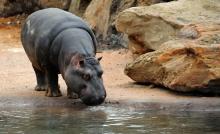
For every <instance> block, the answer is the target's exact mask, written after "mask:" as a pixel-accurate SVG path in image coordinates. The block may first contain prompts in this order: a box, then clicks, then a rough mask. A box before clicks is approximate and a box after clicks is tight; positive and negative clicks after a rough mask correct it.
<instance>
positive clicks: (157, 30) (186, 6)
mask: <svg viewBox="0 0 220 134" xmlns="http://www.w3.org/2000/svg"><path fill="white" fill-rule="evenodd" d="M219 9H220V1H219V0H212V1H210V0H179V1H173V2H168V3H159V4H155V5H151V6H145V7H133V8H130V9H127V10H125V11H123V12H121V13H120V14H119V15H118V17H117V20H116V29H117V30H118V31H120V32H122V33H125V34H127V35H128V38H129V49H130V50H131V51H132V52H133V53H134V54H138V55H141V54H144V53H146V52H149V51H154V50H158V49H159V48H160V46H161V45H162V44H164V43H165V42H167V41H170V40H176V39H188V40H194V41H199V42H200V43H198V44H201V43H205V44H209V43H207V42H212V40H216V42H219V39H216V38H218V37H219V27H220V10H219ZM212 34H214V35H212ZM207 36H208V37H207ZM210 36H211V37H210ZM214 38H215V39H214ZM210 40H211V41H210Z"/></svg>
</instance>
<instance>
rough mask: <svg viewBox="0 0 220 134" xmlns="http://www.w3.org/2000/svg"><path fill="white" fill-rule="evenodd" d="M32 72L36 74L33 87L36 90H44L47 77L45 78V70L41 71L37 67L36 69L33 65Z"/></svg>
mask: <svg viewBox="0 0 220 134" xmlns="http://www.w3.org/2000/svg"><path fill="white" fill-rule="evenodd" d="M33 68H34V72H35V74H36V79H37V85H36V87H35V90H36V91H46V90H47V87H48V85H47V79H46V74H45V72H42V71H40V70H38V69H36V68H35V67H34V66H33Z"/></svg>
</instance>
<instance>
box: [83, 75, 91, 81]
mask: <svg viewBox="0 0 220 134" xmlns="http://www.w3.org/2000/svg"><path fill="white" fill-rule="evenodd" d="M82 78H83V79H84V80H86V81H88V80H90V79H91V75H90V74H84V75H83V76H82Z"/></svg>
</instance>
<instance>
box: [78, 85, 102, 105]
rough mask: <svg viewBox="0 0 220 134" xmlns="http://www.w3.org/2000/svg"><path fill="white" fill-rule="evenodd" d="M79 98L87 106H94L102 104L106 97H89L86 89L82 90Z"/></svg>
mask: <svg viewBox="0 0 220 134" xmlns="http://www.w3.org/2000/svg"><path fill="white" fill-rule="evenodd" d="M79 98H80V99H81V100H82V102H83V103H84V104H86V105H88V106H96V105H100V104H102V103H103V102H104V100H105V98H106V96H105V95H103V96H98V95H91V94H89V93H88V89H83V90H82V91H81V93H80V95H79Z"/></svg>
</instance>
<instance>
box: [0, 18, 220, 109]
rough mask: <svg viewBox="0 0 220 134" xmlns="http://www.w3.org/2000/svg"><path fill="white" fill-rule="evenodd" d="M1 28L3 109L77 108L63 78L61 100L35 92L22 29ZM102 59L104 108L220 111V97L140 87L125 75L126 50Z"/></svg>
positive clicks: (108, 53)
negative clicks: (13, 107)
mask: <svg viewBox="0 0 220 134" xmlns="http://www.w3.org/2000/svg"><path fill="white" fill-rule="evenodd" d="M0 21H2V20H1V19H0ZM3 21H5V23H1V24H0V107H6V106H48V105H50V106H54V105H55V106H65V105H72V104H75V103H76V102H77V101H76V102H75V100H70V99H68V98H67V97H66V85H65V83H64V81H63V79H62V77H61V76H60V78H59V79H60V80H59V81H60V82H59V83H60V85H61V91H62V93H63V96H62V97H59V98H49V97H45V96H44V92H36V91H34V87H35V84H36V81H35V75H34V71H33V69H32V67H31V64H30V62H29V60H28V58H27V56H26V55H25V52H24V50H23V48H22V46H21V42H20V37H19V35H20V27H19V26H16V25H15V26H11V25H9V26H8V25H7V23H8V22H7V21H8V20H5V19H4V20H3ZM97 56H103V59H102V61H101V65H102V67H103V69H104V75H103V78H104V84H105V87H106V90H107V99H106V102H105V104H103V105H108V104H117V105H118V104H119V105H120V104H121V105H134V106H136V107H144V108H146V109H151V108H156V109H166V108H167V109H169V108H170V109H172V108H173V109H176V110H180V109H182V110H220V98H219V97H206V96H202V95H199V96H198V95H197V96H191V95H186V94H180V93H175V92H172V91H169V90H166V89H162V88H158V87H154V86H152V85H148V86H147V85H138V84H136V83H134V81H132V80H131V79H130V78H128V77H127V76H125V75H124V73H123V69H124V67H125V65H126V64H127V63H128V62H130V61H131V60H132V57H131V54H130V53H129V51H128V50H126V49H120V50H105V51H102V52H100V53H98V54H97ZM79 103H80V102H79Z"/></svg>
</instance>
